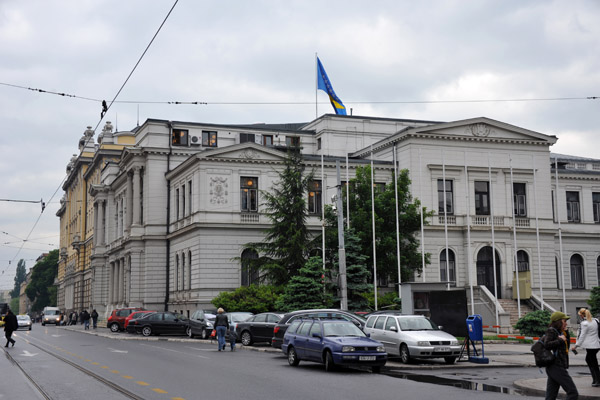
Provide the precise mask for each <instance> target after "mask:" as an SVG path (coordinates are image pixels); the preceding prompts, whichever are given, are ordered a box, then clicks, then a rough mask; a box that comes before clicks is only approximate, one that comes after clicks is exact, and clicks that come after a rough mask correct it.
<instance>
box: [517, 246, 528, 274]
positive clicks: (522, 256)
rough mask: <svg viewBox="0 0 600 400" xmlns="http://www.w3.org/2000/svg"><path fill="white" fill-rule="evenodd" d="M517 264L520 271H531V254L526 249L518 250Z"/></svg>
mask: <svg viewBox="0 0 600 400" xmlns="http://www.w3.org/2000/svg"><path fill="white" fill-rule="evenodd" d="M517 266H518V268H519V272H525V271H529V255H527V252H525V251H524V250H519V251H517Z"/></svg>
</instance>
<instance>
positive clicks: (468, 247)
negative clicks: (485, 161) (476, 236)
mask: <svg viewBox="0 0 600 400" xmlns="http://www.w3.org/2000/svg"><path fill="white" fill-rule="evenodd" d="M463 156H464V159H465V198H466V202H467V212H466V215H467V271H468V274H469V288H470V290H471V315H474V314H475V297H474V296H473V271H472V270H471V269H472V268H471V264H472V262H471V210H470V200H469V169H468V167H467V152H466V151H465V152H463Z"/></svg>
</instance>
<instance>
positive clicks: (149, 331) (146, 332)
mask: <svg viewBox="0 0 600 400" xmlns="http://www.w3.org/2000/svg"><path fill="white" fill-rule="evenodd" d="M142 335H144V336H150V335H152V328H150V327H149V326H145V327H143V328H142Z"/></svg>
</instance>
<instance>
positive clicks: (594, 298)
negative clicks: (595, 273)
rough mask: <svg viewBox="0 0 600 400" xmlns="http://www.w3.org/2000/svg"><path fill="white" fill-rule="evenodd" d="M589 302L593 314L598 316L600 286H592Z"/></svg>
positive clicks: (599, 309)
mask: <svg viewBox="0 0 600 400" xmlns="http://www.w3.org/2000/svg"><path fill="white" fill-rule="evenodd" d="M587 303H588V304H589V305H590V312H591V313H592V315H594V316H597V315H598V314H600V286H596V287H594V288H592V290H591V292H590V298H589V300H588V301H587Z"/></svg>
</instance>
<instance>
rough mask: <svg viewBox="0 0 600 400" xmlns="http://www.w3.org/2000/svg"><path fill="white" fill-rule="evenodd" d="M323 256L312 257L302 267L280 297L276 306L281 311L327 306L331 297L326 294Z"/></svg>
mask: <svg viewBox="0 0 600 400" xmlns="http://www.w3.org/2000/svg"><path fill="white" fill-rule="evenodd" d="M322 263H323V261H322V260H321V257H311V258H309V259H308V261H307V262H306V264H305V265H304V267H302V268H300V270H299V271H298V274H297V275H294V276H293V277H292V278H291V279H290V282H289V283H288V285H287V286H286V288H285V290H284V292H283V295H281V297H279V300H278V301H277V303H276V307H277V309H278V310H281V311H292V310H303V309H312V308H325V307H327V306H328V304H329V297H328V296H326V295H325V294H324V290H323V289H324V282H323V280H322V277H323V269H322V265H323V264H322Z"/></svg>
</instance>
